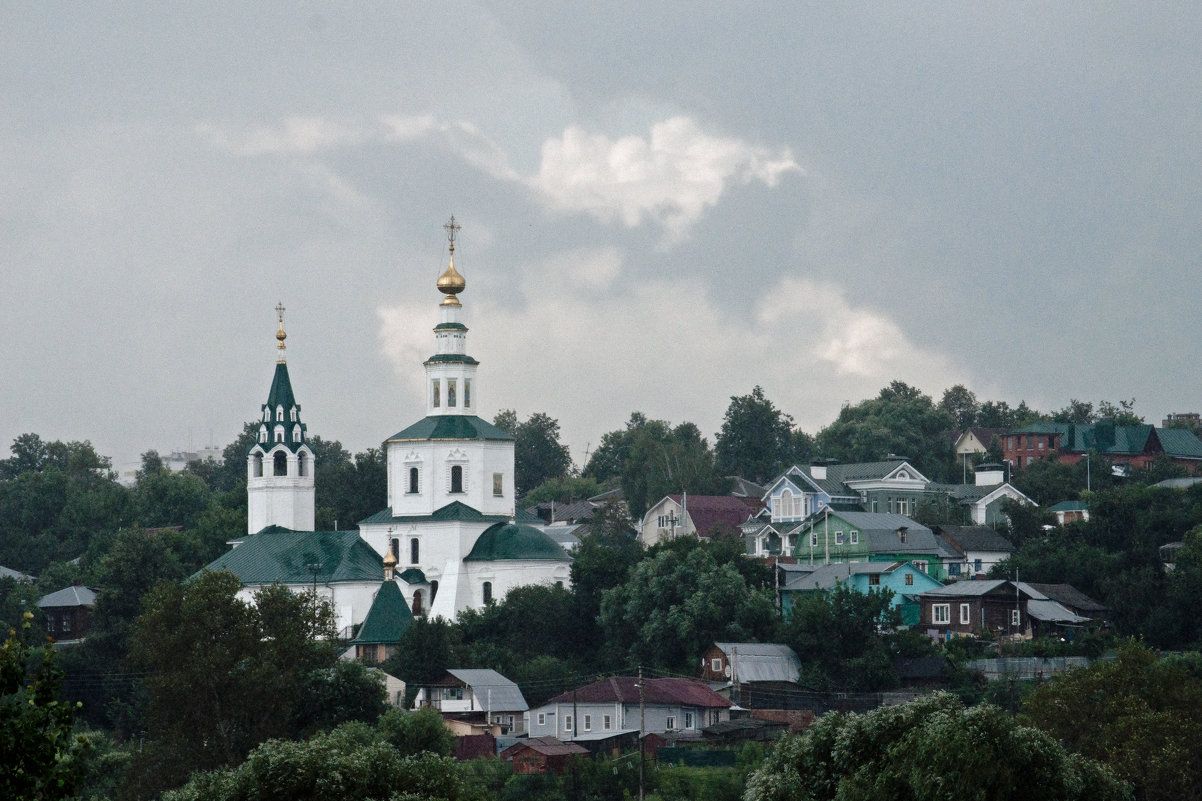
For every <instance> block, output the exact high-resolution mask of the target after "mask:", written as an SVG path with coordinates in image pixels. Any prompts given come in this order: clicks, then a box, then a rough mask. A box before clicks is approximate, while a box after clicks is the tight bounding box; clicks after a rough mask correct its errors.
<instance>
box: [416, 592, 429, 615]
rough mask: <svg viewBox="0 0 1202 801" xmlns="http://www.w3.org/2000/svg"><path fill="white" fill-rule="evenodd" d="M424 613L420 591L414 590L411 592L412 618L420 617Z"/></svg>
mask: <svg viewBox="0 0 1202 801" xmlns="http://www.w3.org/2000/svg"><path fill="white" fill-rule="evenodd" d="M425 613H426V612H425V610H424V609H422V591H421V590H414V591H413V616H414V617H421V616H422V615H424V614H425Z"/></svg>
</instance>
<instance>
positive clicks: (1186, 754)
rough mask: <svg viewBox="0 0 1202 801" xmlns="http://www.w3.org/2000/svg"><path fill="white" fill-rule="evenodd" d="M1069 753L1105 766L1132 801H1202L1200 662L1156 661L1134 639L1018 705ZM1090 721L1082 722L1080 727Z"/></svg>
mask: <svg viewBox="0 0 1202 801" xmlns="http://www.w3.org/2000/svg"><path fill="white" fill-rule="evenodd" d="M1023 712H1024V714H1025V716H1026V718H1027V719H1028V720H1029V721H1030V722H1031V723H1033V724H1034V725H1036V726H1038V727H1039V728H1041V729H1043V730H1045V731H1047V732H1048V733H1049V734H1051V735H1052V736H1054V737H1055V738H1056V739H1057V740H1059V741H1060V742H1062V743H1064V744H1065V745H1066V746H1067V747H1068V748H1069V749H1071V750H1072V751H1074V752H1076V753H1079V754H1083V755H1084V756H1087V757H1090V758H1092V759H1096V760H1099V761H1101V762H1105V763H1107V764H1108V765H1110V766H1111V767H1112V768H1113V769H1114V771H1115V773H1116V774H1118V776H1119V777H1121V778H1123V779H1125V780H1126V781H1128V782H1130V783H1131V784H1132V785H1133V786H1134V788H1135V797H1136V798H1137V799H1141V800H1143V799H1146V800H1147V801H1151V800H1152V799H1164V800H1165V801H1168V799H1184V798H1199V797H1202V657H1200V656H1199V654H1198V653H1196V652H1195V653H1192V654H1190V655H1188V656H1186V657H1167V658H1158V657H1157V655H1156V654H1155V653H1153V652H1152V651H1151V650H1150V649H1148V648H1147V647H1145V646H1143V645H1142V644H1140V643H1138V642H1136V641H1130V642H1128V643H1126V644H1125V645H1123V646H1122V647H1121V648H1120V649H1119V652H1118V657H1117V658H1116V659H1114V660H1113V661H1100V662H1095V663H1094V664H1093V665H1091V666H1090V667H1088V668H1083V669H1080V670H1074V671H1072V672H1069V673H1062V674H1059V675H1057V676H1055V677H1053V678H1052V680H1051V681H1050V682H1049V683H1047V684H1045V685H1043V686H1041V687H1038V688H1037V689H1036V690H1035V691H1034V692H1033V693H1032V694H1031V695H1030V696H1028V698H1027V699H1026V702H1025V703H1024V704H1023ZM1084 721H1088V725H1082V724H1083V722H1084Z"/></svg>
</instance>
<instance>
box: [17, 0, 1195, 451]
mask: <svg viewBox="0 0 1202 801" xmlns="http://www.w3.org/2000/svg"><path fill="white" fill-rule="evenodd" d="M738 5H740V4H734V3H717V4H696V3H692V4H684V3H662V2H656V0H644V2H641V3H638V4H633V3H631V4H608V3H581V4H567V3H562V2H543V1H542V0H532V1H528V2H525V3H520V4H514V3H460V2H441V3H428V4H427V3H422V4H416V3H415V4H407V3H406V4H401V3H389V4H383V5H377V4H369V3H364V2H353V3H346V4H330V3H321V4H310V3H298V2H288V3H282V4H271V3H251V4H248V3H244V2H236V3H223V2H207V3H197V4H182V5H181V4H162V3H158V2H148V3H144V4H136V3H123V4H120V6H115V5H110V4H76V3H70V4H67V3H27V4H23V5H18V4H15V3H14V4H8V5H7V7H6V10H4V11H3V12H0V321H3V328H2V331H3V338H2V340H0V455H6V453H5V451H4V448H5V447H6V446H7V444H8V443H10V442H11V441H12V439H13V438H14V437H16V436H17V435H19V434H21V433H23V432H35V433H38V434H40V435H42V436H43V438H46V439H73V440H74V439H90V440H91V441H92V443H93V444H94V445H95V446H96V448H97V449H98V450H99V451H100V452H101V453H103V454H106V455H109V456H111V457H113V459H114V461H115V462H116V463H118V464H120V463H123V462H128V461H130V460H136V459H137V456H138V454H140V453H142V452H143V451H146V450H148V449H156V450H159V451H161V452H164V453H166V452H168V451H171V450H176V449H184V448H188V447H189V446H191V447H199V446H203V445H208V444H217V445H219V446H220V445H224V444H226V443H228V442H229V441H230V440H232V439H233V437H234V436H235V435H236V434H237V433H238V432H239V430H240V428H241V425H242V423H243V422H244V421H246V420H251V419H254V418H255V417H256V416H257V415H258V412H259V405H260V404H261V403H262V402H263V401H264V400H266V396H267V390H268V387H269V384H270V381H271V375H272V370H273V365H274V361H275V351H274V345H275V340H274V334H275V329H276V320H275V312H274V311H273V307H274V306H275V304H276V303H277V302H280V301H282V302H283V303H284V304H285V306H286V307H287V309H288V311H287V314H286V325H287V330H288V364H289V369H290V372H291V376H292V382H293V387H294V388H295V390H296V394H297V398H298V400H299V401H300V403H301V405H302V407H303V417H304V419H305V420H306V422H307V423H308V425H309V430H310V432H311V433H313V434H319V435H321V436H322V437H325V438H328V439H338V440H341V441H342V443H343V444H344V445H345V446H346V447H347V448H348V449H351V450H352V451H359V450H362V449H364V448H367V447H371V446H377V445H379V443H380V442H381V441H382V440H384V439H385V438H387V437H388V436H390V435H391V434H393V433H395V432H396V431H398V430H400V429H401V428H403V427H405V426H407V425H408V424H410V423H412V422H413V421H415V420H416V419H417V418H419V417H420V416H421V415H422V414H423V413H424V406H423V403H422V400H421V387H422V383H421V382H422V376H423V373H422V367H421V361H422V360H423V359H424V358H425V357H426V356H428V355H430V353H432V352H433V334H432V332H431V328H432V327H433V326H434V324H435V323H436V322H437V315H438V311H437V307H438V301H439V299H440V297H441V296H440V295H438V293H437V292H436V291H435V288H434V282H435V280H436V279H437V277H438V275H439V274H440V273H441V271H442V270H443V268H444V267H445V263H446V239H445V232H444V231H443V229H442V227H441V226H442V224H443V223H444V222H446V221H447V218H448V217H449V216H450V215H451V214H452V213H453V214H454V215H455V216H456V219H457V220H458V221H459V222H460V223H461V224H462V226H463V228H462V230H461V232H460V234H459V240H458V247H457V250H456V266H457V267H458V268H459V269H460V272H462V273H463V275H464V276H465V278H466V280H467V289H466V290H465V292H464V293H463V295H461V296H460V297H461V300H462V302H463V305H464V320H465V321H466V322H467V324H468V326H469V327H470V333H469V334H468V352H469V353H470V354H471V355H473V356H475V357H476V358H477V359H479V360H480V361H481V365H480V372H479V374H478V380H477V385H476V387H475V395H476V398H477V400H478V403H479V406H480V409H481V415H482V416H485V417H488V418H489V419H491V418H492V416H493V414H494V413H495V412H496V411H497V410H498V409H502V408H513V409H515V410H516V411H517V412H518V414H519V415H520V416H521V417H523V418H525V417H526V416H528V415H529V414H531V413H533V412H538V411H543V412H546V413H548V414H550V415H551V416H552V417H555V418H558V420H559V421H560V423H561V425H562V429H563V434H564V438H565V441H566V442H568V444H569V445H570V446H571V448H572V454H573V457H574V458H575V459H576V461H577V463H578V464H582V463H583V461H584V454H585V448H586V447H588V446H591V447H595V446H596V444H597V442H598V440H599V438H600V436H601V435H602V434H603V433H604V432H606V431H610V430H613V429H617V428H621V427H622V426H623V424H624V423H625V421H626V420H627V419H628V417H629V415H630V412H631V411H634V410H639V411H642V412H644V413H646V414H647V415H649V416H651V417H654V418H662V419H666V420H669V421H671V422H673V423H678V422H681V421H684V420H690V421H693V422H695V423H697V424H698V425H699V426H700V427H701V430H702V431H703V432H705V433H706V434H707V435H710V438H711V443H712V441H713V434H714V432H716V431H717V430H718V428H719V426H720V424H721V419H722V414H723V412H724V410H725V408H726V406H727V404H728V403H729V399H730V396H732V395H742V394H746V393H747V392H749V391H750V390H751V389H752V387H753V386H755V385H756V384H760V385H762V386H763V387H764V390H765V392H766V393H767V395H768V397H769V398H770V399H771V400H772V401H773V402H775V403H776V404H777V406H779V407H780V408H782V409H783V410H784V411H786V412H788V413H789V414H791V415H793V417H794V419H795V421H796V422H797V423H798V424H799V425H800V426H801V427H802V428H803V429H805V430H806V431H809V432H810V433H815V432H816V431H817V430H818V429H819V428H821V427H822V426H824V425H826V424H827V423H829V422H830V421H831V420H833V419H834V417H835V415H836V414H837V413H838V410H839V407H840V406H841V405H842V404H843V403H846V402H851V403H855V402H858V401H859V400H861V399H863V398H865V397H869V396H872V395H875V394H876V392H877V391H878V390H879V389H880V388H881V387H882V386H884V385H885V384H887V383H888V382H889V381H891V380H893V379H901V380H904V381H907V382H910V383H912V384H915V385H917V386H919V387H921V388H922V389H923V390H925V391H926V392H928V393H930V394H932V395H934V396H935V397H936V399H937V398H938V397H939V395H940V394H941V393H942V391H943V390H944V389H945V388H946V387H948V386H950V385H952V384H955V383H963V384H965V385H967V386H968V387H969V388H970V389H972V390H973V391H975V392H976V393H977V395H978V397H979V398H981V399H982V400H984V399H1000V400H1006V401H1008V402H1010V403H1012V404H1015V403H1017V402H1018V401H1020V400H1023V399H1025V400H1027V402H1028V403H1030V404H1032V405H1033V406H1035V407H1037V408H1041V409H1054V408H1059V407H1061V406H1064V405H1065V404H1067V402H1068V401H1069V399H1070V398H1081V399H1083V400H1091V401H1095V402H1096V401H1097V400H1099V399H1101V398H1106V399H1109V400H1118V399H1120V398H1130V397H1135V398H1136V411H1137V412H1138V413H1140V414H1142V415H1144V416H1145V417H1146V418H1147V419H1148V421H1149V422H1155V423H1157V424H1159V422H1160V419H1161V418H1162V416H1163V415H1164V413H1166V412H1172V411H1199V410H1202V393H1200V389H1202V388H1200V381H1202V379H1200V376H1202V370H1200V369H1199V368H1200V365H1202V338H1200V337H1199V334H1198V328H1199V311H1198V310H1199V308H1200V302H1202V292H1200V290H1199V284H1200V280H1199V279H1200V275H1202V265H1200V259H1202V256H1200V254H1202V225H1200V222H1202V195H1200V190H1199V187H1202V158H1200V155H1202V79H1200V78H1202V48H1200V47H1199V46H1198V43H1199V42H1200V41H1202V6H1199V5H1197V4H1194V3H1183V4H1179V5H1174V4H1144V3H1132V4H1128V5H1115V4H1106V3H1097V2H1090V3H1082V4H1070V3H1057V4H1017V3H1012V2H1005V3H998V4H992V5H991V4H987V3H948V4H944V5H940V4H932V3H924V4H912V3H897V4H882V3H875V2H874V3H869V4H867V5H865V6H864V7H859V8H857V7H855V6H853V5H851V4H847V3H837V4H836V3H815V4H803V3H799V2H797V1H796V0H789V1H788V2H781V3H771V2H763V3H757V4H749V5H746V6H744V7H743V8H736V6H738ZM573 6H575V7H573ZM626 9H629V10H626Z"/></svg>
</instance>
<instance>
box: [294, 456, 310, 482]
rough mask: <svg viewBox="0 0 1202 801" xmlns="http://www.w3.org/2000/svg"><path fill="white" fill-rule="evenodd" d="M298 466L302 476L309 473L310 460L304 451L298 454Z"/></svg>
mask: <svg viewBox="0 0 1202 801" xmlns="http://www.w3.org/2000/svg"><path fill="white" fill-rule="evenodd" d="M296 466H297V469H298V471H299V472H300V474H301V475H302V476H307V475H309V460H308V459H306V458H305V452H304V451H301V452H300V453H298V454H297V455H296Z"/></svg>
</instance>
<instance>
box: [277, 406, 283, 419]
mask: <svg viewBox="0 0 1202 801" xmlns="http://www.w3.org/2000/svg"><path fill="white" fill-rule="evenodd" d="M275 419H276V420H277V421H278V422H280V423H282V422H284V407H283V406H277V407H275Z"/></svg>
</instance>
